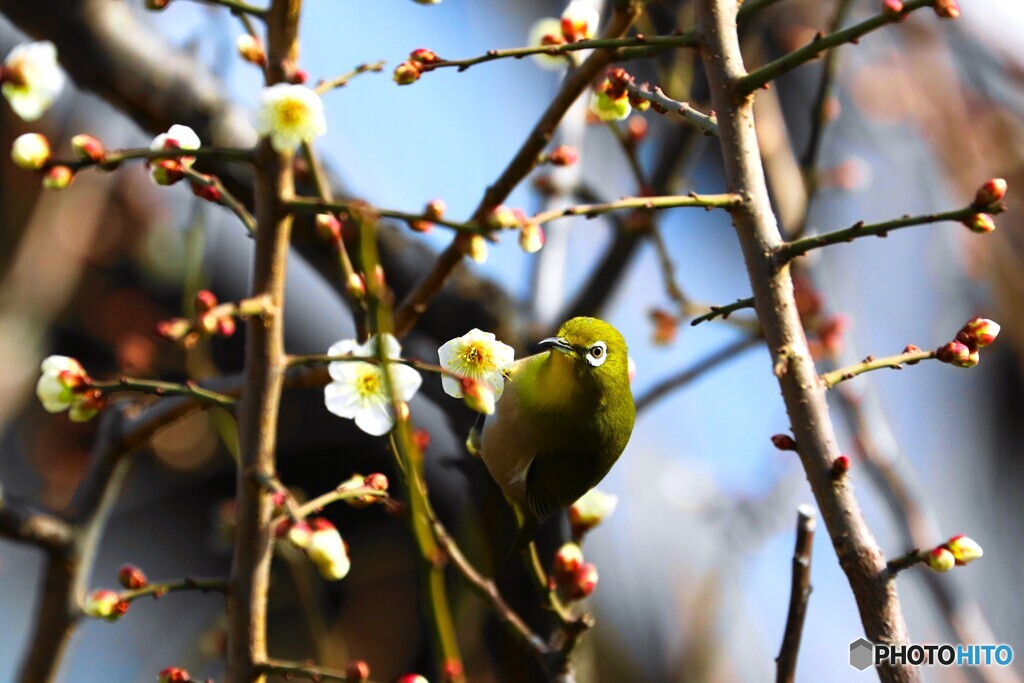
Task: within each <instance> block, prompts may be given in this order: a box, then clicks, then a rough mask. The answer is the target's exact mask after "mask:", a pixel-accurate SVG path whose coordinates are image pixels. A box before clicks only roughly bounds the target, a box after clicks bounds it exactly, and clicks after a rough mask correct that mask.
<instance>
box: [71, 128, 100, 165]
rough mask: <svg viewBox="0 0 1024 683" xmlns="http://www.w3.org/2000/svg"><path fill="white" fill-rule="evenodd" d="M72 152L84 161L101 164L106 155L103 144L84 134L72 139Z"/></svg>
mask: <svg viewBox="0 0 1024 683" xmlns="http://www.w3.org/2000/svg"><path fill="white" fill-rule="evenodd" d="M71 150H72V151H73V152H74V153H75V156H76V157H78V158H79V159H81V160H82V161H91V162H93V163H97V164H98V163H100V162H101V161H103V157H104V156H105V155H106V153H107V152H106V150H105V149H104V148H103V143H102V142H100V141H99V140H98V139H96V138H94V137H93V136H91V135H86V134H85V133H82V134H80V135H76V136H75V137H73V138H71Z"/></svg>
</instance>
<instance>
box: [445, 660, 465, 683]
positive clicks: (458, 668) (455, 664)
mask: <svg viewBox="0 0 1024 683" xmlns="http://www.w3.org/2000/svg"><path fill="white" fill-rule="evenodd" d="M442 673H443V674H444V680H446V681H454V680H457V679H459V678H462V675H463V667H462V661H461V660H458V659H448V660H445V663H444V666H443V667H442Z"/></svg>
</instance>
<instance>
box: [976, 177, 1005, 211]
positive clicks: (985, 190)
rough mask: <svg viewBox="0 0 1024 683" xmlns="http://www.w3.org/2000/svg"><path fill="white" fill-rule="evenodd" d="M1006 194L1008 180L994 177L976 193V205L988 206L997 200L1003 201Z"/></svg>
mask: <svg viewBox="0 0 1024 683" xmlns="http://www.w3.org/2000/svg"><path fill="white" fill-rule="evenodd" d="M1005 196H1006V181H1005V180H1003V179H1002V178H992V179H991V180H989V181H987V182H986V183H985V184H984V185H982V186H981V187H979V188H978V192H977V193H976V194H975V195H974V205H975V206H980V207H983V208H984V207H988V206H991V205H993V204H995V203H997V202H1001V201H1003V197H1005Z"/></svg>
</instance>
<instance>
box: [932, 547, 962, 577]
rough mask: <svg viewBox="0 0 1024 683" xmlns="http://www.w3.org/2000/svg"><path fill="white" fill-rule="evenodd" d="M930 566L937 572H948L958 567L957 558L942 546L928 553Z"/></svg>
mask: <svg viewBox="0 0 1024 683" xmlns="http://www.w3.org/2000/svg"><path fill="white" fill-rule="evenodd" d="M926 559H927V561H928V566H929V567H931V568H932V569H934V570H935V571H937V572H948V571H949V570H950V569H952V568H953V567H954V566H955V565H956V558H955V557H954V556H953V553H951V552H949V551H948V550H946V549H945V548H943V547H942V546H939V547H938V548H934V549H933V550H931V551H929V552H928V557H927V558H926Z"/></svg>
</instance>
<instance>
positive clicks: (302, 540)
mask: <svg viewBox="0 0 1024 683" xmlns="http://www.w3.org/2000/svg"><path fill="white" fill-rule="evenodd" d="M287 536H288V542H289V543H291V544H292V545H293V546H295V547H296V548H298V549H299V550H305V549H307V548H308V547H309V544H310V543H311V542H312V540H313V530H312V529H311V528H310V526H309V525H308V524H306V523H305V522H302V521H299V522H295V523H294V524H292V525H291V526H289V527H288V532H287Z"/></svg>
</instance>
